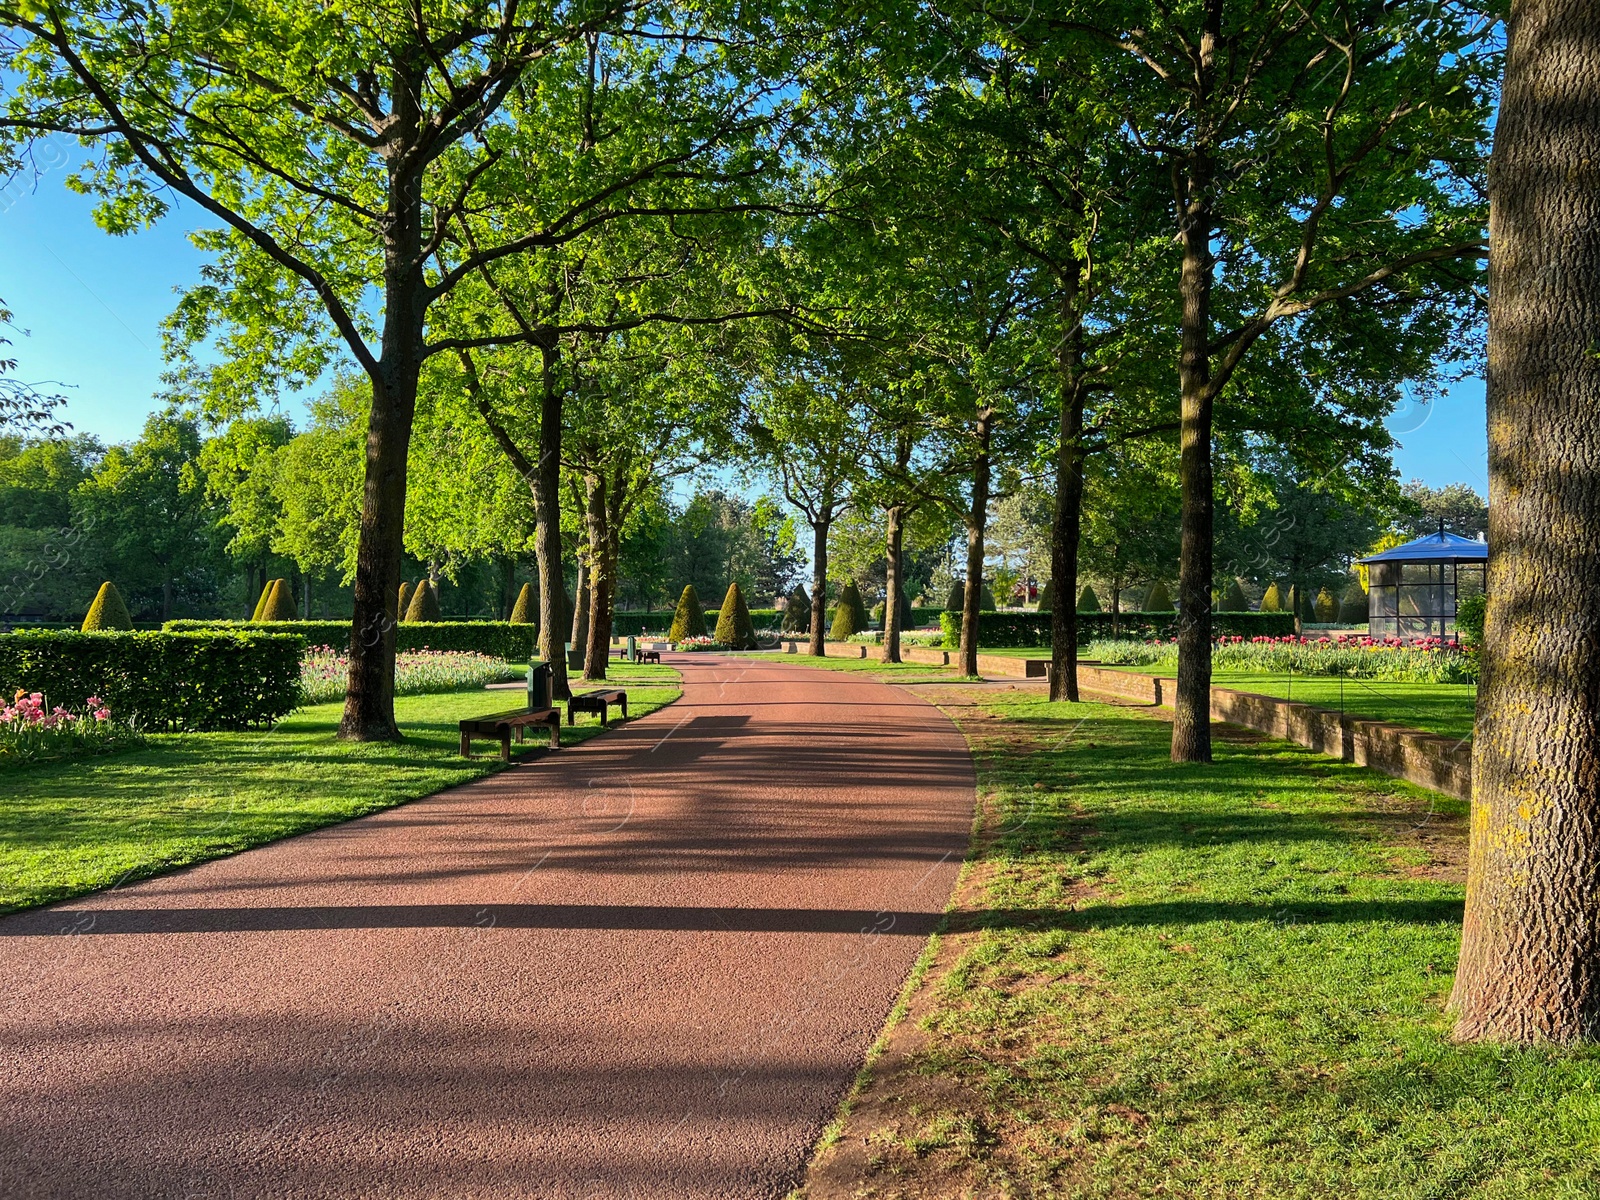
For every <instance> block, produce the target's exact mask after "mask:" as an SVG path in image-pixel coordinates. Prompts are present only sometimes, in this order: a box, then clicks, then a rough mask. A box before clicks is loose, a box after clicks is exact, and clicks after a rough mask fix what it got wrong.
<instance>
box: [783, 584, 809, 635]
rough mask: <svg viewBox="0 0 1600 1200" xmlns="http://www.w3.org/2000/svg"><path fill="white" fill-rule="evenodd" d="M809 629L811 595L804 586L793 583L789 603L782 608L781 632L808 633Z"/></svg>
mask: <svg viewBox="0 0 1600 1200" xmlns="http://www.w3.org/2000/svg"><path fill="white" fill-rule="evenodd" d="M810 630H811V597H810V596H809V595H807V594H806V590H805V588H803V587H801V586H800V585H799V584H796V585H795V589H794V591H792V592H790V593H789V603H788V606H787V607H786V608H784V610H783V632H785V633H808V632H810Z"/></svg>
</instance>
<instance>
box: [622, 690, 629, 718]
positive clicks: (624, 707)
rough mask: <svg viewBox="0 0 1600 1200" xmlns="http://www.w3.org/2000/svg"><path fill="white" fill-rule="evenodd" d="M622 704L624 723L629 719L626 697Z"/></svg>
mask: <svg viewBox="0 0 1600 1200" xmlns="http://www.w3.org/2000/svg"><path fill="white" fill-rule="evenodd" d="M621 703H622V719H623V720H624V721H626V720H627V719H628V698H627V697H626V696H624V697H623V698H622V701H621Z"/></svg>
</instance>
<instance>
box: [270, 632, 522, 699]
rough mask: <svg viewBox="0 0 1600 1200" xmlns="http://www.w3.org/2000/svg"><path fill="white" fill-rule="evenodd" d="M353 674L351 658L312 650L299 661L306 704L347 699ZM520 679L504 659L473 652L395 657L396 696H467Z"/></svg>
mask: <svg viewBox="0 0 1600 1200" xmlns="http://www.w3.org/2000/svg"><path fill="white" fill-rule="evenodd" d="M349 674H350V657H349V655H347V654H346V653H345V652H344V651H342V650H335V649H334V648H333V647H332V646H313V647H311V649H309V650H307V651H306V653H305V657H304V658H302V659H301V661H300V684H301V686H302V687H303V688H304V689H305V702H306V703H307V704H330V703H333V702H335V701H338V700H343V699H344V692H345V684H346V682H347V680H348V678H349ZM517 678H520V672H518V671H517V670H516V669H515V668H514V667H512V666H511V664H510V663H508V662H506V661H505V660H504V659H500V658H491V657H490V656H489V655H487V654H476V653H474V652H472V651H470V650H407V651H405V652H404V653H402V654H397V655H395V659H394V691H395V695H397V696H417V695H421V694H423V693H425V692H466V691H471V690H473V689H475V688H481V687H482V686H483V685H484V684H486V683H500V682H503V681H506V680H511V679H517Z"/></svg>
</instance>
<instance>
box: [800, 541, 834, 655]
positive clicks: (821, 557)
mask: <svg viewBox="0 0 1600 1200" xmlns="http://www.w3.org/2000/svg"><path fill="white" fill-rule="evenodd" d="M829 524H831V521H830V520H829V518H828V517H823V518H822V519H820V520H818V521H817V523H816V524H815V525H813V526H812V537H811V641H810V643H809V644H808V645H807V647H806V653H807V654H814V655H816V656H817V657H818V658H822V657H823V656H825V655H826V654H827V653H828V644H827V642H826V641H825V640H824V639H825V638H826V637H827V635H828V625H827V609H828V526H829Z"/></svg>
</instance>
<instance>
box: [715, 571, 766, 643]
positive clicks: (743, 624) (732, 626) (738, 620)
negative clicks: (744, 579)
mask: <svg viewBox="0 0 1600 1200" xmlns="http://www.w3.org/2000/svg"><path fill="white" fill-rule="evenodd" d="M716 639H717V641H719V642H721V643H722V644H723V645H724V646H727V647H729V648H731V649H734V650H754V649H755V648H756V627H755V623H754V622H753V621H751V620H750V609H749V606H747V605H746V604H745V602H744V593H743V592H742V591H740V590H739V585H738V584H737V583H730V584H729V585H728V594H727V595H726V596H724V597H723V598H722V615H721V616H720V617H718V618H717V632H716Z"/></svg>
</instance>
